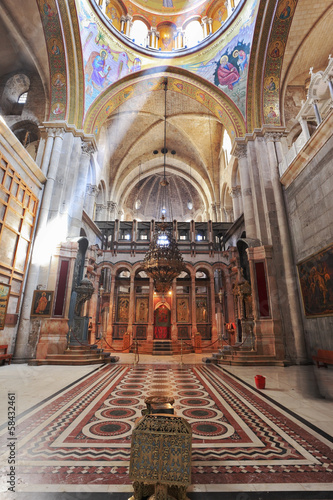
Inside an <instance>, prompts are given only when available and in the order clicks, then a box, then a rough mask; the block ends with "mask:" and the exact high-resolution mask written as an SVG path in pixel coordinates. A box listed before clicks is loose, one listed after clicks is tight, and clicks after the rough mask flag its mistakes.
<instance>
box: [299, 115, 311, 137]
mask: <svg viewBox="0 0 333 500" xmlns="http://www.w3.org/2000/svg"><path fill="white" fill-rule="evenodd" d="M298 121H299V123H300V125H301V127H302V132H303V135H304V138H305V140H306V141H308V140H309V139H310V132H309V127H308V122H307V121H306V119H305V118H303V117H302V118H300V119H299V120H298Z"/></svg>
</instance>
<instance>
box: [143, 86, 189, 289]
mask: <svg viewBox="0 0 333 500" xmlns="http://www.w3.org/2000/svg"><path fill="white" fill-rule="evenodd" d="M167 88H168V80H167V78H165V80H164V91H165V95H164V148H163V150H162V151H163V154H164V161H163V179H162V180H161V182H160V184H161V186H162V188H163V190H164V192H163V204H162V215H161V218H160V222H156V223H155V230H154V234H153V237H152V241H151V242H150V245H149V249H148V252H147V253H146V255H145V258H144V261H143V268H144V270H145V272H146V274H147V275H148V276H149V277H151V278H152V279H153V281H154V287H155V290H156V291H157V292H158V293H162V294H163V295H164V294H165V293H167V292H168V290H170V288H171V285H172V282H173V280H174V279H175V278H177V276H179V275H180V274H181V272H182V271H184V270H185V264H184V261H183V256H182V254H181V252H180V251H179V248H178V245H177V242H176V240H175V238H174V236H173V234H172V223H171V222H170V223H168V222H167V221H166V217H165V207H166V196H167V186H168V185H169V182H168V181H167V179H166V153H167V148H166V123H167V117H166V112H167Z"/></svg>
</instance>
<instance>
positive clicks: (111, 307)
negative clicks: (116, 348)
mask: <svg viewBox="0 0 333 500" xmlns="http://www.w3.org/2000/svg"><path fill="white" fill-rule="evenodd" d="M115 286H116V276H115V275H114V273H112V272H111V289H110V302H109V322H108V326H107V333H106V340H107V341H108V342H109V344H110V345H111V342H112V334H113V317H114V314H113V311H114V292H115Z"/></svg>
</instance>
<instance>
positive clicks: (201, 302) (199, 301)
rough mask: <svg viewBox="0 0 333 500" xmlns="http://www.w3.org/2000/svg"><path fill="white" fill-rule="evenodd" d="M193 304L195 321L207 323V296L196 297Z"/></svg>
mask: <svg viewBox="0 0 333 500" xmlns="http://www.w3.org/2000/svg"><path fill="white" fill-rule="evenodd" d="M195 306H196V320H197V323H207V322H208V302H207V297H196V299H195Z"/></svg>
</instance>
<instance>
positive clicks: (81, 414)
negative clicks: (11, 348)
mask: <svg viewBox="0 0 333 500" xmlns="http://www.w3.org/2000/svg"><path fill="white" fill-rule="evenodd" d="M231 371H232V370H231ZM231 371H230V370H228V369H226V370H225V369H222V368H221V367H215V366H210V365H201V364H198V365H183V366H179V365H177V364H161V363H160V364H154V365H152V364H143V365H141V364H140V365H137V366H133V365H129V364H117V365H112V366H104V367H100V368H98V369H96V370H92V371H90V372H89V373H88V374H86V375H83V376H82V378H80V379H79V380H76V381H73V382H72V383H71V384H70V385H69V386H68V387H67V388H65V389H63V390H62V389H60V391H59V392H58V393H57V394H55V395H54V396H52V397H49V398H47V399H46V400H44V402H41V403H39V404H37V405H35V406H34V407H33V408H32V409H31V410H29V409H26V410H24V411H23V412H22V414H21V416H19V418H18V419H17V424H18V425H17V428H16V436H15V437H16V438H17V454H18V457H17V490H18V491H22V492H29V491H30V492H41V491H44V492H46V491H50V492H55V491H61V490H60V489H62V490H63V491H66V492H76V493H77V492H78V491H81V492H86V493H88V492H94V494H97V493H103V492H113V493H115V492H118V493H119V494H120V492H123V493H124V496H123V497H119V498H127V497H128V496H130V495H128V494H127V497H126V495H125V492H130V491H131V486H130V482H129V479H128V461H129V455H130V440H131V432H132V429H133V426H134V422H135V420H136V419H137V418H138V417H139V416H141V409H142V408H144V406H145V405H144V401H143V399H144V397H145V396H146V395H147V394H153V393H158V394H172V395H173V396H174V397H175V405H174V406H175V410H176V412H177V414H178V415H182V416H184V417H185V418H186V419H187V420H188V421H189V423H190V424H191V426H192V432H193V441H192V443H193V444H192V483H193V486H192V487H191V490H192V492H193V494H194V492H196V491H197V492H211V494H213V492H223V491H228V492H238V493H237V495H238V496H235V497H231V496H229V497H228V498H236V499H237V500H247V499H250V498H251V495H250V493H251V492H253V491H262V492H264V491H271V492H274V491H280V492H281V491H298V490H300V489H301V490H302V491H303V492H304V498H314V499H315V498H323V499H324V498H333V496H332V495H331V492H332V490H333V449H332V448H333V446H332V443H333V438H332V437H331V436H330V435H329V434H328V433H327V432H325V431H323V430H321V429H319V428H317V427H316V426H314V425H313V424H311V423H309V422H307V421H306V420H305V419H304V418H300V417H298V416H297V415H296V414H295V412H294V411H290V410H288V409H287V408H284V407H283V406H282V405H281V404H278V403H276V402H274V401H273V400H272V398H270V397H267V396H266V395H265V394H262V393H261V392H260V391H258V390H256V389H254V388H253V387H251V386H250V385H249V384H248V383H247V382H244V380H242V379H241V378H240V377H239V376H238V375H236V374H235V373H231ZM82 373H83V372H82ZM7 444H8V429H7V424H6V423H5V424H3V425H2V427H0V446H1V448H0V449H1V466H2V467H1V473H2V482H1V490H0V492H1V491H3V492H5V491H6V490H7V487H6V474H7V472H8V470H7V469H8V464H7V461H8V447H7ZM306 491H308V492H311V495H312V496H309V495H310V493H309V494H308V496H306V495H305V492H306ZM315 493H317V496H313V495H314V494H315ZM242 495H245V496H242ZM323 495H324V496H323ZM325 495H326V496H325ZM0 498H1V499H2V498H5V497H3V496H1V495H0ZM8 498H12V497H10V496H9V497H8ZM29 498H30V497H29ZM59 498H61V497H59ZM64 498H65V497H64ZM73 498H74V497H73ZM75 498H76V497H75ZM94 498H95V496H94ZM96 498H97V497H96ZM112 498H116V497H112ZM117 498H118V497H117ZM193 498H199V497H193ZM200 498H201V497H200ZM202 498H205V499H208V498H209V497H208V496H207V495H206V496H204V497H202ZM211 498H213V497H211ZM214 498H222V497H214ZM258 498H259V497H258ZM262 498H264V497H262ZM272 498H273V497H272ZM283 498H285V497H283ZM289 498H292V497H289ZM295 498H300V497H296V496H295Z"/></svg>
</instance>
